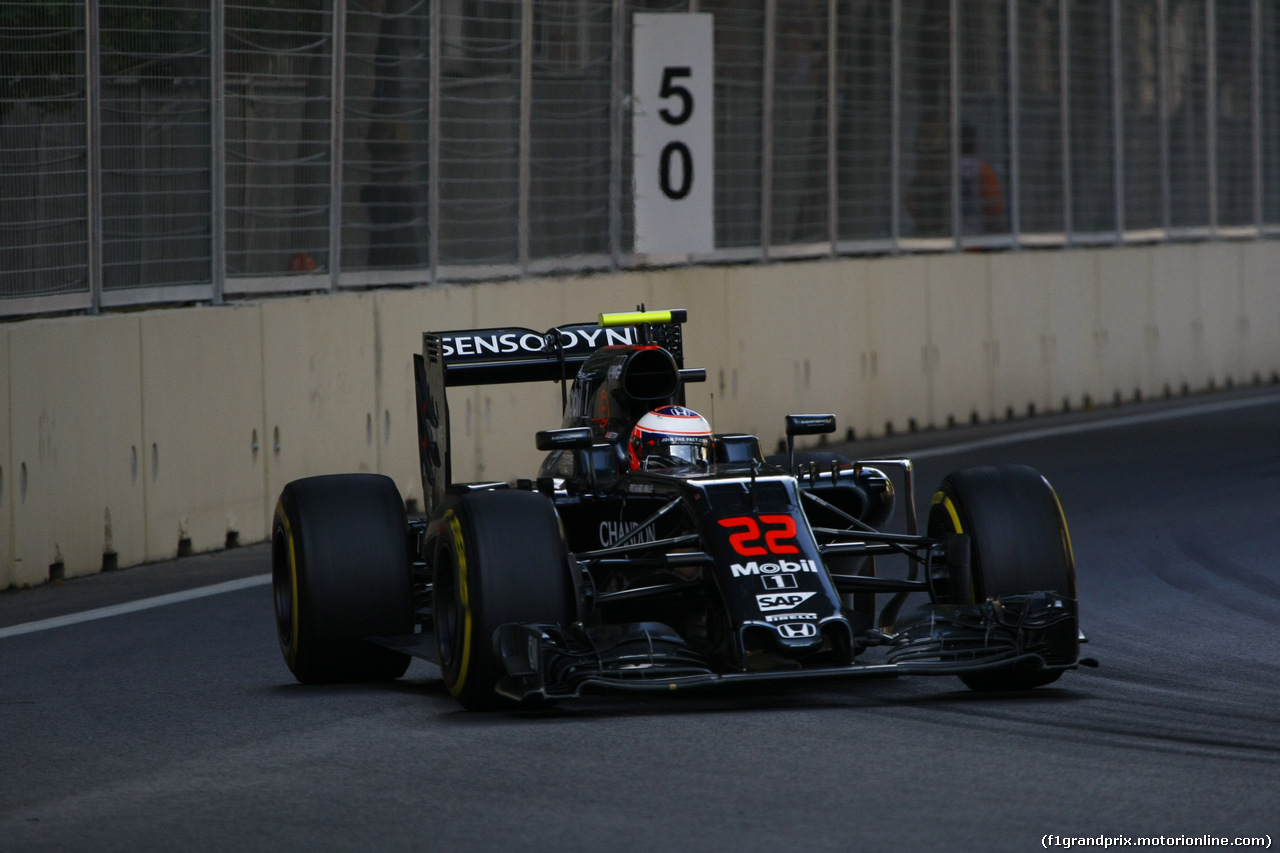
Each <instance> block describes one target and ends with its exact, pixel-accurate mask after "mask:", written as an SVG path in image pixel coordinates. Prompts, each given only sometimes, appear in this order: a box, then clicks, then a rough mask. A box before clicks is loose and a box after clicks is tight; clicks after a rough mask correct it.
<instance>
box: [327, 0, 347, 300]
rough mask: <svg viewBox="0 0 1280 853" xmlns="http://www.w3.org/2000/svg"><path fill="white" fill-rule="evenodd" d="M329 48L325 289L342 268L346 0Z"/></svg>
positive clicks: (337, 9) (340, 3) (339, 0)
mask: <svg viewBox="0 0 1280 853" xmlns="http://www.w3.org/2000/svg"><path fill="white" fill-rule="evenodd" d="M332 33H333V51H332V54H331V56H330V60H331V64H330V73H331V75H332V79H331V80H330V84H329V101H330V102H329V290H330V292H332V291H335V290H337V289H338V274H339V273H340V272H341V269H342V159H343V151H342V145H343V139H344V138H345V137H344V134H343V130H344V128H343V122H342V116H343V114H344V112H345V111H344V110H343V99H344V94H345V92H346V85H345V82H346V80H345V77H346V73H347V0H334V3H333V25H332Z"/></svg>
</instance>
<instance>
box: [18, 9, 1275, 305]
mask: <svg viewBox="0 0 1280 853" xmlns="http://www.w3.org/2000/svg"><path fill="white" fill-rule="evenodd" d="M689 11H694V12H704V13H711V14H712V15H713V16H714V19H715V51H716V56H715V67H716V75H715V99H716V103H715V122H714V127H715V152H716V165H715V217H716V221H715V235H716V249H715V251H714V252H712V253H711V254H710V255H707V256H697V257H693V258H690V259H689V261H690V262H707V261H713V262H714V261H737V260H758V259H771V258H787V257H812V256H822V255H837V254H859V253H886V252H895V253H896V252H910V251H924V250H928V251H936V250H959V249H965V248H985V249H1001V248H1010V247H1016V246H1032V245H1035V246H1044V245H1063V246H1066V245H1071V244H1076V243H1093V244H1096V243H1117V244H1119V243H1124V242H1133V241H1150V240H1177V239H1213V238H1226V237H1231V238H1251V237H1252V238H1261V237H1267V236H1275V235H1277V234H1280V165H1277V164H1280V12H1278V11H1277V8H1276V5H1275V4H1273V3H1270V2H1266V0H963V2H961V0H892V2H891V0H839V2H837V0H757V2H753V3H741V2H731V0H537V2H534V0H325V1H324V2H321V3H315V2H309V0H275V2H272V3H270V4H260V3H256V2H249V0H9V2H6V3H4V4H3V5H0V147H2V148H3V151H4V156H3V158H2V159H0V315H8V316H18V315H29V314H38V313H51V312H61V311H77V310H88V311H96V310H101V309H104V308H111V307H117V306H128V305H138V304H157V303H174V302H191V301H211V302H220V301H222V300H224V299H227V298H232V297H235V296H237V295H241V294H253V293H273V292H289V291H316V290H331V289H335V288H351V287H372V286H380V285H391V284H400V285H403V284H430V283H435V282H441V281H463V280H468V279H480V278H493V277H501V276H518V275H523V274H527V273H539V272H551V271H575V270H590V269H617V268H628V267H636V266H643V265H644V264H646V263H647V262H648V259H647V258H646V257H644V256H640V255H636V254H634V252H633V251H632V245H633V242H632V236H631V232H632V210H631V207H632V188H631V166H630V157H631V150H630V149H631V141H630V136H631V126H630V125H631V121H630V104H631V102H630V96H629V87H630V81H631V68H630V64H631V58H632V57H631V53H630V39H631V16H632V14H633V13H634V12H672V13H681V12H689ZM662 260H663V262H664V263H668V262H670V261H671V259H670V258H663V259H662Z"/></svg>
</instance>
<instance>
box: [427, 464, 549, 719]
mask: <svg viewBox="0 0 1280 853" xmlns="http://www.w3.org/2000/svg"><path fill="white" fill-rule="evenodd" d="M432 565H433V571H432V588H433V590H434V592H433V596H432V597H433V601H434V609H435V628H436V645H437V651H438V653H439V660H440V671H441V673H442V674H443V675H444V683H445V686H446V687H448V689H449V693H450V694H452V695H453V697H454V698H456V699H457V700H458V701H459V702H460V703H461V704H462V706H463V707H464V708H466V709H468V710H471V711H485V710H494V709H500V708H511V707H516V703H514V702H512V701H511V700H510V699H507V698H505V697H503V696H500V695H498V694H497V693H496V692H494V688H495V686H496V685H497V683H498V680H499V679H500V678H501V677H502V676H503V675H504V674H505V672H506V670H505V669H504V668H503V666H502V661H501V660H500V659H499V657H498V655H497V654H496V653H495V652H494V647H493V635H494V632H495V631H496V630H497V629H498V627H499V626H501V625H505V624H507V623H510V622H536V623H567V622H570V621H572V614H573V613H574V608H573V604H574V592H573V583H572V578H571V575H570V574H569V558H568V549H567V547H566V546H565V541H564V535H563V533H562V532H561V528H560V518H559V516H558V515H556V511H555V507H554V506H552V504H551V502H550V501H549V500H547V499H546V498H545V497H543V496H542V495H540V494H537V493H534V492H521V491H510V490H497V491H484V492H473V493H471V494H468V495H465V496H463V497H462V499H461V500H459V501H458V503H457V504H456V505H455V506H454V507H453V508H452V509H450V510H449V511H448V512H446V513H445V515H444V519H443V522H442V524H441V526H440V535H439V538H438V541H437V544H436V552H435V559H434V560H433V561H432Z"/></svg>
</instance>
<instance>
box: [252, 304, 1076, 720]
mask: <svg viewBox="0 0 1280 853" xmlns="http://www.w3.org/2000/svg"><path fill="white" fill-rule="evenodd" d="M684 320H685V312H683V311H648V312H645V311H643V310H641V311H638V312H635V313H630V314H614V315H601V317H600V318H599V322H598V323H597V324H588V323H582V324H574V325H566V326H561V327H559V328H555V329H552V330H550V331H549V332H546V333H540V332H535V331H532V330H529V329H522V328H500V329H471V330H464V331H452V332H436V333H430V332H429V333H426V334H424V336H423V352H422V354H421V355H415V356H414V369H415V370H414V372H415V381H416V386H417V387H416V391H417V400H418V435H419V452H420V461H421V469H422V470H421V473H422V480H423V493H424V496H425V503H426V516H425V518H416V517H415V518H414V519H413V520H410V519H409V518H408V517H407V516H406V512H405V508H404V504H403V503H402V501H401V497H400V494H399V492H398V490H397V488H396V486H395V484H394V483H393V481H392V480H390V479H388V478H386V477H383V476H379V475H369V474H342V475H332V476H323V477H310V478H307V479H302V480H296V481H294V482H292V483H290V484H288V485H287V486H286V487H285V488H284V490H283V492H282V494H281V495H280V500H279V503H278V505H277V507H276V513H275V520H274V524H273V530H272V574H273V588H274V598H275V614H276V626H277V629H278V632H279V637H280V646H281V649H282V651H283V652H284V656H285V660H286V661H287V662H288V665H289V668H290V669H291V670H292V671H293V674H294V675H295V676H296V677H297V678H298V680H299V681H303V682H341V681H371V680H380V679H393V678H397V677H399V676H401V675H402V674H403V673H404V672H405V669H406V667H407V666H408V663H409V659H410V655H416V656H419V657H422V658H425V659H427V660H430V661H432V662H434V663H436V664H437V665H438V666H439V667H440V670H441V672H442V673H443V675H444V681H445V684H446V685H447V686H448V688H449V691H450V693H451V694H452V695H453V696H455V697H456V698H457V699H458V701H459V702H461V703H462V705H463V706H465V707H466V708H470V709H486V708H500V707H515V706H516V705H517V704H518V703H538V702H546V701H554V700H557V699H565V698H570V697H576V696H579V695H582V694H584V693H588V692H598V691H633V692H661V693H669V692H671V691H683V690H687V689H695V688H712V687H716V686H723V685H731V684H740V683H747V682H786V681H798V680H818V679H838V678H854V677H859V676H877V675H880V676H883V675H896V674H904V673H913V674H928V675H941V674H952V675H957V676H959V677H960V679H961V680H963V681H964V683H965V684H967V685H968V686H969V687H971V688H974V689H977V690H1021V689H1026V688H1031V687H1036V686H1039V685H1043V684H1048V683H1050V682H1052V681H1055V680H1057V678H1058V677H1059V676H1060V675H1061V674H1062V673H1063V672H1064V671H1065V670H1068V669H1074V668H1075V667H1077V666H1078V665H1080V664H1090V665H1091V664H1092V663H1093V662H1092V661H1090V660H1088V659H1081V658H1080V657H1079V644H1080V642H1081V640H1082V639H1083V637H1082V636H1081V635H1080V633H1079V628H1078V619H1077V610H1076V577H1075V566H1074V562H1073V557H1072V552H1071V544H1070V540H1069V538H1068V534H1067V526H1066V523H1065V521H1064V519H1063V514H1062V508H1061V506H1060V505H1059V502H1058V499H1057V497H1056V495H1055V494H1054V491H1053V489H1052V488H1051V487H1050V486H1049V484H1048V482H1046V481H1045V479H1044V478H1043V477H1041V476H1040V475H1039V474H1038V473H1037V472H1036V471H1034V470H1032V469H1031V468H1028V467H1025V466H998V467H985V468H974V469H969V470H964V471H959V472H957V473H954V474H951V475H950V476H948V477H946V478H945V479H943V481H942V484H941V486H940V487H939V489H938V491H937V493H936V494H935V496H934V498H933V502H932V505H931V507H930V510H929V515H928V519H927V521H926V526H925V530H924V531H923V532H921V531H920V529H919V524H918V520H917V517H916V512H915V508H914V507H915V504H914V495H913V487H914V481H913V476H912V466H911V462H910V461H909V460H907V459H876V460H865V461H858V462H853V461H850V460H848V459H845V458H843V457H841V456H838V455H836V454H833V453H823V452H817V451H810V452H795V450H794V439H795V437H796V436H803V435H816V434H823V433H829V432H832V431H833V430H834V429H835V418H834V417H833V416H831V415H811V414H796V415H788V416H787V417H786V435H787V444H788V453H787V454H786V455H785V456H780V457H770V458H766V457H765V456H763V455H762V453H761V450H760V444H759V441H758V440H757V438H756V437H755V436H751V435H742V434H737V433H712V432H711V429H710V427H709V425H707V424H706V422H705V421H704V420H703V419H702V418H701V416H699V415H698V414H697V413H695V412H692V411H691V410H689V409H687V408H685V407H684V403H685V399H684V397H685V393H684V387H685V384H686V383H690V382H701V381H705V379H706V371H705V370H701V369H689V368H686V367H685V366H684V347H683V341H682V337H681V332H682V330H681V324H682V323H683V322H684ZM538 381H542V382H548V381H554V382H558V383H559V384H560V388H561V395H562V402H563V403H564V422H563V424H562V426H561V427H560V428H559V429H548V430H544V431H542V432H538V433H537V437H536V440H537V446H538V448H539V449H540V450H543V451H546V452H547V456H546V458H545V461H544V462H543V464H542V466H541V470H540V471H539V473H538V476H537V477H536V478H531V479H520V480H515V481H513V482H479V483H457V482H454V481H453V477H452V469H451V464H450V441H449V429H450V426H449V404H448V399H447V389H448V388H450V387H453V386H459V385H476V384H485V383H507V382H538ZM890 472H892V473H893V475H894V477H892V478H891V476H890ZM898 482H900V483H901V486H902V490H903V492H904V495H903V497H904V501H903V503H904V507H905V515H906V518H905V530H904V531H900V532H890V530H889V529H888V526H889V522H890V519H891V517H892V515H893V511H894V503H895V493H896V491H897V488H898V487H897V485H896V483H898ZM894 564H897V567H898V570H897V571H896V572H890V571H888V569H889V567H891V566H893V565H894ZM912 594H917V596H916V598H915V599H913V600H915V601H919V600H921V599H922V598H923V597H927V604H924V605H921V606H913V607H911V608H910V609H909V611H907V612H909V613H910V614H911V616H910V618H903V616H902V614H903V613H904V608H903V605H904V602H906V601H907V599H908V597H909V596H911V595H912ZM902 623H905V624H902Z"/></svg>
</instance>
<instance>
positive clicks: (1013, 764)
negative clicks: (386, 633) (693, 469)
mask: <svg viewBox="0 0 1280 853" xmlns="http://www.w3.org/2000/svg"><path fill="white" fill-rule="evenodd" d="M948 447H950V448H951V449H948ZM855 448H856V449H857V450H858V452H859V453H860V454H863V455H869V456H875V455H881V454H885V453H890V452H897V451H900V450H903V449H906V448H914V451H915V452H914V454H913V455H914V456H915V458H916V459H917V460H918V465H917V476H918V480H919V483H920V491H921V494H920V495H919V496H918V503H920V505H921V506H922V507H923V506H924V505H925V504H926V503H927V500H928V497H929V495H930V493H931V492H932V490H933V487H934V486H935V485H936V483H937V482H938V480H939V479H940V478H941V476H942V475H943V474H944V473H945V472H947V471H949V470H952V469H955V468H960V467H964V466H968V465H974V464H982V463H988V462H1003V461H1020V462H1026V463H1028V464H1031V465H1033V466H1035V467H1037V468H1039V469H1040V470H1041V471H1042V472H1043V473H1044V474H1045V475H1046V476H1047V477H1048V478H1049V479H1050V481H1051V482H1052V483H1053V484H1054V486H1055V487H1056V488H1057V490H1058V492H1059V494H1060V496H1061V499H1062V503H1063V505H1064V507H1065V510H1066V514H1067V518H1068V521H1069V523H1070V526H1071V532H1072V536H1073V540H1074V545H1075V553H1076V559H1077V564H1078V569H1079V579H1080V596H1081V612H1082V622H1083V628H1084V630H1085V632H1086V633H1087V634H1088V635H1089V638H1090V643H1089V645H1088V646H1087V647H1086V653H1088V654H1090V655H1092V656H1094V657H1096V658H1097V659H1099V660H1100V661H1101V668H1100V669H1097V670H1080V671H1078V672H1072V673H1068V674H1066V675H1065V676H1064V677H1063V678H1062V680H1061V681H1060V682H1058V684H1057V685H1054V686H1053V687H1050V688H1042V689H1039V690H1034V691H1028V692H1026V693H1021V694H1016V695H1011V694H1006V695H995V696H987V695H977V694H973V693H970V692H968V691H966V690H965V689H964V688H963V687H962V686H961V685H960V683H959V682H958V681H957V680H956V679H953V678H906V677H904V678H899V679H892V680H884V681H863V682H855V683H848V684H839V685H829V684H828V685H823V686H821V687H818V688H813V689H789V690H786V691H773V692H768V693H764V694H761V693H758V692H744V693H739V694H734V695H716V696H711V697H701V698H699V697H685V698H679V699H668V698H662V699H649V698H634V697H621V698H591V699H584V700H578V701H573V702H566V703H563V704H562V705H560V706H559V707H558V708H556V709H554V710H552V711H548V712H522V713H509V714H492V715H477V714H469V713H466V712H463V711H461V710H460V709H459V708H458V707H457V706H456V705H455V704H454V703H453V701H452V700H451V699H450V698H449V697H448V695H447V694H446V693H445V691H444V688H443V686H442V684H441V682H440V680H439V677H438V674H437V671H436V670H435V668H434V667H432V666H430V665H429V664H425V663H421V662H415V663H414V664H413V666H412V667H411V668H410V670H409V672H408V674H407V676H406V677H405V678H404V679H402V680H401V681H399V682H395V683H392V684H389V685H381V686H359V687H320V688H316V687H303V686H301V685H298V684H296V683H294V681H293V679H292V677H291V676H290V674H289V672H288V670H287V669H286V668H285V665H284V663H283V661H282V660H281V658H280V653H279V650H278V647H277V644H276V639H275V635H274V628H273V625H272V620H271V607H270V592H269V587H268V586H266V585H265V583H261V582H259V583H256V584H255V583H254V581H253V580H252V578H255V577H260V576H261V575H262V574H263V573H265V572H267V571H268V569H269V565H268V563H269V557H268V552H267V549H266V548H265V546H262V545H257V546H252V547H248V548H242V549H238V550H235V551H231V552H225V553H222V554H214V555H204V556H199V557H193V558H188V559H184V560H180V561H177V562H173V563H167V564H160V565H155V566H147V567H141V568H136V569H130V570H125V571H120V572H116V573H113V574H111V575H106V576H97V577H93V578H87V579H81V580H75V581H69V582H66V583H64V584H61V585H59V586H56V587H42V588H40V589H35V590H29V591H19V592H8V593H5V594H2V595H0V725H2V726H3V734H2V735H0V849H3V850H6V851H27V850H95V851H98V850H117V849H118V850H126V849H127V850H135V849H148V850H179V849H181V850H189V849H195V850H250V849H252V850H257V849H264V850H265V849H269V850H283V849H286V848H290V849H307V850H357V849H360V850H363V849H376V850H429V851H433V850H497V849H519V850H585V851H597V850H606V849H607V850H617V851H629V850H698V851H703V850H735V851H752V850H788V851H791V850H802V849H803V850H841V851H847V850H856V851H866V850H872V851H875V850H884V851H903V850H924V849H963V850H991V851H999V850H1011V851H1024V850H1031V849H1037V848H1040V847H1041V846H1042V844H1043V843H1044V839H1045V836H1047V835H1056V836H1060V837H1063V838H1071V837H1089V838H1093V839H1097V838H1098V837H1099V836H1108V837H1112V838H1116V837H1127V838H1128V839H1130V841H1132V842H1137V840H1138V839H1139V838H1144V837H1151V836H1163V837H1165V838H1169V837H1174V838H1177V837H1182V836H1185V837H1191V838H1201V837H1203V836H1211V837H1216V838H1226V839H1228V840H1231V839H1235V838H1237V837H1239V838H1246V837H1263V836H1265V837H1267V838H1268V839H1275V840H1278V841H1280V805H1277V802H1278V801H1277V792H1278V791H1280V632H1278V631H1277V630H1276V629H1277V626H1278V625H1280V556H1278V555H1280V393H1277V391H1276V390H1275V389H1274V388H1264V389H1260V390H1249V391H1245V392H1235V393H1232V394H1219V395H1213V396H1204V397H1197V398H1193V399H1190V400H1186V401H1173V402H1171V403H1163V402H1162V403H1156V404H1144V405H1142V406H1132V407H1128V408H1125V409H1122V410H1120V411H1119V412H1110V413H1103V414H1096V413H1095V414H1090V415H1085V414H1080V415H1073V416H1056V417H1051V418H1039V419H1036V420H1032V421H1026V422H1022V423H1020V424H1017V425H1014V426H1013V427H981V428H970V429H964V430H958V431H950V432H940V433H929V434H924V435H916V436H906V437H903V438H902V439H900V440H897V441H890V442H886V441H881V442H878V443H877V444H876V445H867V444H864V445H855ZM237 578H240V579H243V578H248V579H250V580H248V581H247V582H248V583H250V584H254V585H251V586H249V587H247V588H242V589H238V590H233V591H229V592H223V593H221V594H216V595H207V596H202V597H198V598H193V599H190V600H182V601H176V602H173V603H169V604H166V605H164V606H156V607H148V608H146V609H138V610H135V611H132V612H124V613H117V614H116V615H112V616H109V617H107V618H98V619H91V620H88V621H80V622H73V623H72V624H60V623H54V624H55V625H57V626H56V627H48V628H45V629H43V630H29V628H17V629H15V627H14V626H23V625H26V626H30V623H32V622H36V621H38V620H48V619H54V618H57V617H64V616H68V615H73V614H77V613H83V612H85V611H91V610H94V609H97V608H103V607H108V606H113V605H120V604H122V603H126V602H131V601H137V600H140V599H147V598H151V597H154V596H160V595H170V596H173V594H174V593H178V592H180V591H181V590H183V589H190V588H203V587H207V586H208V585H210V584H216V583H223V582H227V581H232V580H235V579H237ZM179 597H180V596H179ZM45 624H49V623H45ZM17 631H23V633H17ZM1120 844H1121V845H1123V842H1120Z"/></svg>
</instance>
